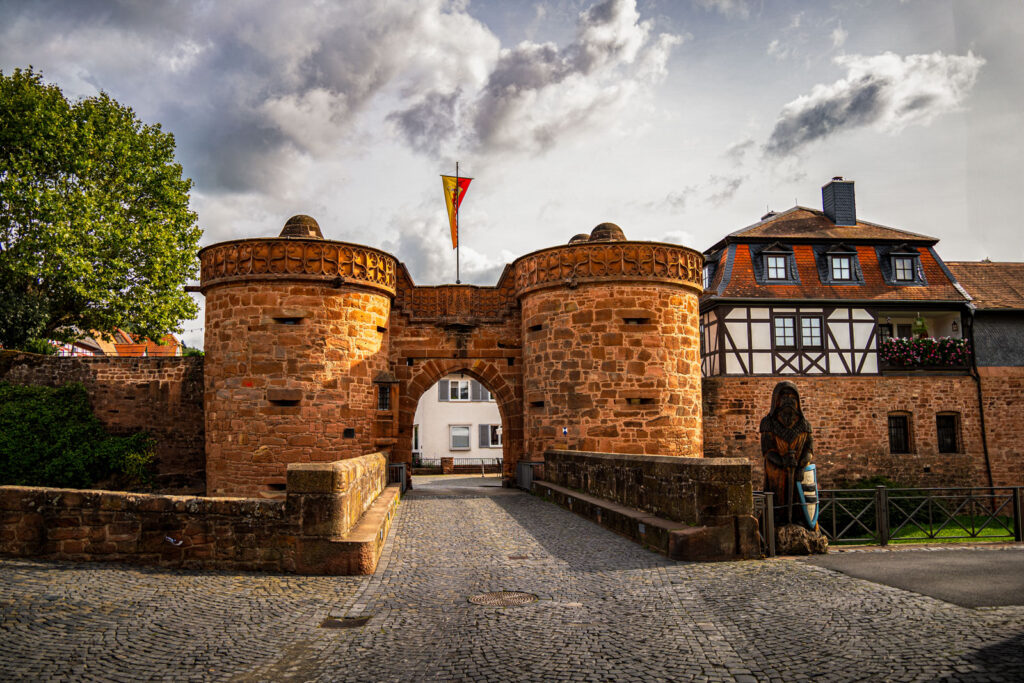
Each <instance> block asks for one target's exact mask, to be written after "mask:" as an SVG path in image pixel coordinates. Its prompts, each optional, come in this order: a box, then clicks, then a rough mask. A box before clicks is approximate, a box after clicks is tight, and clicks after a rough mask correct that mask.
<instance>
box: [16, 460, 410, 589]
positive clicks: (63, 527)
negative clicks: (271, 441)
mask: <svg viewBox="0 0 1024 683" xmlns="http://www.w3.org/2000/svg"><path fill="white" fill-rule="evenodd" d="M386 469H387V459H386V457H385V456H384V455H383V454H381V453H373V454H370V455H365V456H362V457H359V458H354V459H351V460H346V461H342V462H334V463H319V464H315V465H308V464H307V465H293V466H290V467H289V470H288V490H287V496H286V499H285V500H257V499H248V498H199V497H187V496H162V495H148V494H130V493H122V492H113V491H79V490H72V489H47V488H36V487H23V486H0V553H3V554H6V555H14V556H18V557H44V558H48V559H57V560H75V561H93V560H102V561H116V562H129V563H136V564H145V565H154V566H162V567H184V568H195V569H198V568H214V569H245V570H259V571H275V572H298V573H303V574H365V573H372V572H373V570H374V568H375V567H376V563H377V559H378V558H379V556H380V550H381V547H382V546H383V542H384V539H386V538H387V532H388V529H389V528H390V523H391V520H392V518H393V517H394V511H395V506H396V505H397V502H398V486H397V485H396V486H391V487H387V488H385V486H386V485H385V482H386ZM382 493H384V495H382Z"/></svg>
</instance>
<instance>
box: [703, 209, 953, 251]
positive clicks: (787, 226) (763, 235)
mask: <svg viewBox="0 0 1024 683" xmlns="http://www.w3.org/2000/svg"><path fill="white" fill-rule="evenodd" d="M765 239H787V240H790V239H802V240H820V239H824V240H842V241H859V240H874V241H880V240H885V241H891V240H897V241H901V242H927V243H930V244H934V243H936V242H938V241H939V240H938V239H937V238H935V237H929V236H928V235H919V234H918V233H915V232H909V231H907V230H897V229H896V228H889V227H886V226H884V225H878V224H876V223H868V222H867V221H857V224H856V225H836V224H835V223H833V222H832V221H831V220H829V219H828V218H827V217H826V216H825V214H824V213H823V212H821V211H818V210H816V209H809V208H807V207H806V206H794V207H793V208H791V209H787V210H786V211H783V212H782V213H777V214H773V215H769V216H766V217H765V218H763V219H762V220H760V221H758V222H757V223H754V224H753V225H748V226H747V227H745V228H742V229H740V230H737V231H736V232H733V233H729V234H728V235H726V237H725V238H724V239H723V240H721V241H719V242H718V243H716V244H715V246H713V247H711V249H708V251H713V250H715V249H718V248H721V247H722V246H723V245H724V244H727V243H729V242H740V241H746V240H765Z"/></svg>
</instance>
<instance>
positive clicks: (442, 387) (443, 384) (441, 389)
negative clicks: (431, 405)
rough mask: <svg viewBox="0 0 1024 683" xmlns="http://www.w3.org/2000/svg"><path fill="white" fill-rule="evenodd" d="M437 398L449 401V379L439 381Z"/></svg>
mask: <svg viewBox="0 0 1024 683" xmlns="http://www.w3.org/2000/svg"><path fill="white" fill-rule="evenodd" d="M437 400H438V401H447V400H448V380H446V379H443V380H441V381H440V382H438V383H437Z"/></svg>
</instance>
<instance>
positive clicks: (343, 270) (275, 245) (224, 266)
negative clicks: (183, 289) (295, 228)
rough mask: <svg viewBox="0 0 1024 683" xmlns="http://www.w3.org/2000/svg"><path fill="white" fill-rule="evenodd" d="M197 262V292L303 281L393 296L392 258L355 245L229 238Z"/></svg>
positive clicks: (311, 241) (209, 249)
mask: <svg viewBox="0 0 1024 683" xmlns="http://www.w3.org/2000/svg"><path fill="white" fill-rule="evenodd" d="M199 258H200V262H201V264H202V275H201V277H200V281H199V287H200V290H201V291H202V292H203V293H206V291H207V289H209V288H210V287H211V286H213V285H218V284H224V283H228V282H245V281H253V280H303V281H314V282H326V283H330V284H333V285H335V286H341V285H342V284H345V285H349V286H351V285H357V286H365V287H371V288H373V289H377V290H383V291H385V292H387V293H388V294H390V295H392V296H394V294H395V271H396V268H397V261H396V260H395V258H394V257H393V256H391V255H390V254H387V253H385V252H383V251H378V250H377V249H372V248H370V247H364V246H360V245H357V244H347V243H345V242H329V241H324V240H318V239H299V238H288V237H279V238H264V239H246V240H234V241H231V242H221V243H220V244H214V245H212V246H209V247H206V248H205V249H203V250H201V251H200V252H199Z"/></svg>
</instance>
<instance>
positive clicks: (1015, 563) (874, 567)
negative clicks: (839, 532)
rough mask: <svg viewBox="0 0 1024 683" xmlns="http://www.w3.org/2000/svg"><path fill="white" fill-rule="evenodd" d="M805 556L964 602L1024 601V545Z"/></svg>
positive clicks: (964, 604) (819, 563) (996, 603)
mask: <svg viewBox="0 0 1024 683" xmlns="http://www.w3.org/2000/svg"><path fill="white" fill-rule="evenodd" d="M805 561H806V562H807V563H808V564H813V565H817V566H819V567H825V568H826V569H834V570H835V571H839V572H842V573H844V574H848V575H849V576H853V577H856V578H858V579H865V580H867V581H873V582H874V583H881V584H885V585H886V586H892V587H894V588H902V589H903V590H908V591H913V592H914V593H920V594H922V595H927V596H930V597H933V598H937V599H939V600H943V601H945V602H951V603H953V604H954V605H960V606H961V607H1006V606H1011V605H1024V549H1015V548H1014V549H1008V550H973V549H964V550H901V551H896V552H884V551H868V552H858V553H835V554H830V555H823V556H819V557H815V558H812V559H808V560H805Z"/></svg>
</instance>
